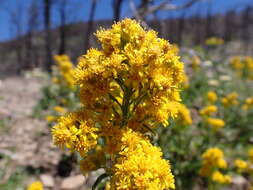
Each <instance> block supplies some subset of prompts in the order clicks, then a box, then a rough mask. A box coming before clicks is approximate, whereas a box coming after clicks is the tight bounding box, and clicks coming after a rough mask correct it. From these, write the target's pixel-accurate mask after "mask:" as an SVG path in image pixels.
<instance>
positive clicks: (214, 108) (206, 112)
mask: <svg viewBox="0 0 253 190" xmlns="http://www.w3.org/2000/svg"><path fill="white" fill-rule="evenodd" d="M217 110H218V108H217V106H215V105H210V106H206V107H204V108H202V109H201V110H200V111H199V113H200V115H202V116H210V115H212V114H213V113H216V112H217Z"/></svg>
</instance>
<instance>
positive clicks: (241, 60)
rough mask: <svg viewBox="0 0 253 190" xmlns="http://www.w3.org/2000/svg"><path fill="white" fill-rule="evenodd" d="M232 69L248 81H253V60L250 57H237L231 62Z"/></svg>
mask: <svg viewBox="0 0 253 190" xmlns="http://www.w3.org/2000/svg"><path fill="white" fill-rule="evenodd" d="M230 64H231V67H232V68H233V69H234V70H236V72H237V74H238V75H239V76H241V77H243V78H246V79H253V75H252V71H253V58H252V57H250V56H235V57H232V58H231V60H230Z"/></svg>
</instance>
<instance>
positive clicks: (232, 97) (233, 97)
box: [221, 92, 238, 107]
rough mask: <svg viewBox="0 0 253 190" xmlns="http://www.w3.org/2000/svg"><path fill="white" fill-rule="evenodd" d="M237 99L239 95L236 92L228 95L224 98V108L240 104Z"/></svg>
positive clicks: (222, 100)
mask: <svg viewBox="0 0 253 190" xmlns="http://www.w3.org/2000/svg"><path fill="white" fill-rule="evenodd" d="M237 98H238V94H237V93H236V92H232V93H229V94H227V95H226V96H225V97H224V98H222V99H221V102H222V104H223V106H224V107H230V106H233V105H237V104H238V100H237Z"/></svg>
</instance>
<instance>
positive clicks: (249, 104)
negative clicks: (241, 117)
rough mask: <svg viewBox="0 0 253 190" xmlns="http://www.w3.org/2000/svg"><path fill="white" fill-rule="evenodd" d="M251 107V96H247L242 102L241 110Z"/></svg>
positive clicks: (252, 105)
mask: <svg viewBox="0 0 253 190" xmlns="http://www.w3.org/2000/svg"><path fill="white" fill-rule="evenodd" d="M251 107H253V97H248V98H247V99H246V100H245V102H244V104H243V106H242V109H243V110H248V109H250V108H251Z"/></svg>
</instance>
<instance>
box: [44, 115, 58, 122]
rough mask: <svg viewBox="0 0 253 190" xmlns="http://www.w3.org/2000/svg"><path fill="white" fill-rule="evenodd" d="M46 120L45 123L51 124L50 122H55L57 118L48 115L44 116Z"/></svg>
mask: <svg viewBox="0 0 253 190" xmlns="http://www.w3.org/2000/svg"><path fill="white" fill-rule="evenodd" d="M45 119H46V120H47V122H49V123H51V122H54V121H56V120H57V117H56V116H53V115H48V116H46V118H45Z"/></svg>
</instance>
